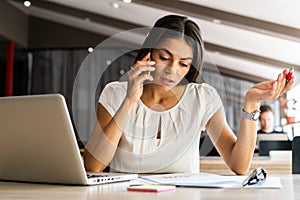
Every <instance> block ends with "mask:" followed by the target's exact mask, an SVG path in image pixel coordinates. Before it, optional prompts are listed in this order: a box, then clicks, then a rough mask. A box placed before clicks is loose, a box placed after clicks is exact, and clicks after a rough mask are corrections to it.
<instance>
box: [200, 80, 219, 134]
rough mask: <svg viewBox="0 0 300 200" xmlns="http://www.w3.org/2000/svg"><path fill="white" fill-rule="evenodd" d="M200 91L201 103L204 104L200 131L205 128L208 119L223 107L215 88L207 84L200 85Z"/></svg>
mask: <svg viewBox="0 0 300 200" xmlns="http://www.w3.org/2000/svg"><path fill="white" fill-rule="evenodd" d="M202 87H203V88H202V90H200V91H201V93H202V94H200V97H201V100H202V102H204V105H205V109H204V112H203V113H202V114H203V118H202V123H201V127H202V129H204V128H205V126H206V124H207V122H208V121H209V119H210V118H211V117H212V116H213V115H214V114H215V113H216V112H217V110H218V109H219V108H221V106H222V105H223V103H222V100H221V98H220V96H219V94H218V92H217V91H216V89H215V88H213V87H212V86H210V85H208V84H202Z"/></svg>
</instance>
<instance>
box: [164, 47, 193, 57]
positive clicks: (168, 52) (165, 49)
mask: <svg viewBox="0 0 300 200" xmlns="http://www.w3.org/2000/svg"><path fill="white" fill-rule="evenodd" d="M159 50H163V51H165V52H166V53H167V54H169V55H170V56H173V54H172V53H171V51H169V50H168V49H167V48H159ZM180 60H193V59H192V58H191V57H186V58H180Z"/></svg>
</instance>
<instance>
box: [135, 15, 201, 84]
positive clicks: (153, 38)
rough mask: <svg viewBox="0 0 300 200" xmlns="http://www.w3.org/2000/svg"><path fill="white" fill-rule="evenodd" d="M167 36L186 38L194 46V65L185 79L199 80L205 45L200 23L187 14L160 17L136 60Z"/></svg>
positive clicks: (190, 80)
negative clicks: (190, 18)
mask: <svg viewBox="0 0 300 200" xmlns="http://www.w3.org/2000/svg"><path fill="white" fill-rule="evenodd" d="M167 38H184V39H185V41H186V42H187V43H188V44H189V45H190V46H191V47H192V49H193V60H192V66H191V68H190V70H189V72H188V73H187V74H186V76H185V79H186V81H188V82H198V81H199V79H200V77H199V74H200V72H201V70H202V66H203V51H204V46H203V41H202V38H201V33H200V29H199V27H198V25H197V24H196V23H195V22H194V21H192V20H189V19H188V18H187V17H185V16H178V15H167V16H164V17H162V18H160V19H158V20H157V21H156V23H155V24H154V26H153V28H152V29H151V31H150V32H149V34H148V36H147V37H146V39H145V41H144V44H143V46H142V49H140V50H139V52H138V54H137V57H136V60H135V61H138V60H141V59H142V58H143V57H145V56H146V55H147V54H148V53H149V52H151V50H152V48H154V47H155V46H156V45H157V44H159V43H160V42H162V41H163V40H165V39H167Z"/></svg>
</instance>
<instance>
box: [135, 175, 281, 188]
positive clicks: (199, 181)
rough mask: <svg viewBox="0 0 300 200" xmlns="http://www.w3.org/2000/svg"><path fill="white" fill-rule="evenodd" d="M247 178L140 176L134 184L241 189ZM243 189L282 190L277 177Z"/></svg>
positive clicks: (268, 178)
mask: <svg viewBox="0 0 300 200" xmlns="http://www.w3.org/2000/svg"><path fill="white" fill-rule="evenodd" d="M246 178H247V176H223V175H216V174H208V173H195V174H190V173H180V174H162V175H152V176H142V177H140V178H139V179H138V180H136V182H135V184H138V183H139V182H140V183H141V184H142V183H148V184H149V183H152V184H172V185H176V186H179V187H180V186H181V187H204V188H243V185H242V182H243V181H244V180H245V179H246ZM244 188H282V185H281V182H280V179H279V177H267V179H266V181H265V182H264V183H263V184H255V185H251V186H245V187H244Z"/></svg>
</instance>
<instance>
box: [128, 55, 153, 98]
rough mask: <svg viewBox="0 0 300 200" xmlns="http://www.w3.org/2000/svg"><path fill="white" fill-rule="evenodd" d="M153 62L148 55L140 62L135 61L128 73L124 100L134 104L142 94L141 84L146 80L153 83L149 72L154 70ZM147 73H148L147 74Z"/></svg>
mask: <svg viewBox="0 0 300 200" xmlns="http://www.w3.org/2000/svg"><path fill="white" fill-rule="evenodd" d="M153 65H155V62H154V61H151V60H150V53H148V54H147V55H146V56H145V57H144V58H143V59H142V60H139V61H137V62H136V63H135V64H134V65H133V66H132V67H131V70H130V71H129V72H128V87H127V94H126V98H127V99H128V100H129V101H130V102H132V103H135V102H136V101H138V100H139V99H140V98H141V96H142V94H143V82H144V81H146V80H150V81H153V77H152V76H151V74H150V72H152V71H154V70H155V67H153ZM148 72H149V73H148Z"/></svg>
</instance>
